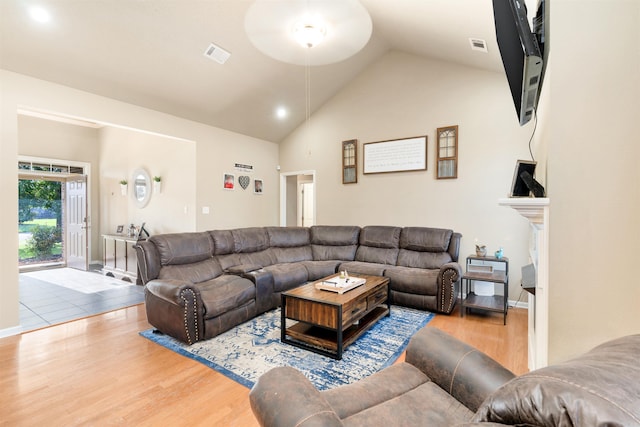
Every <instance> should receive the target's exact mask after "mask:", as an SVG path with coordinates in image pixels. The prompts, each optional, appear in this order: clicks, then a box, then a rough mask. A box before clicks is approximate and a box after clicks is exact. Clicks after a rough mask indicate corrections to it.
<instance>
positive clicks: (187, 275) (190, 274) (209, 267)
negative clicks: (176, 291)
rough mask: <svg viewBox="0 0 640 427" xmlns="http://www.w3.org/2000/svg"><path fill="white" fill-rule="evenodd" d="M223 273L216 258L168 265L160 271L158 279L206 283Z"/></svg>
mask: <svg viewBox="0 0 640 427" xmlns="http://www.w3.org/2000/svg"><path fill="white" fill-rule="evenodd" d="M222 273H223V271H222V267H221V266H220V264H219V263H218V261H217V260H216V259H215V258H209V259H206V260H204V261H198V262H193V263H191V264H179V265H166V266H164V267H162V268H161V269H160V273H159V274H158V279H175V280H186V281H188V282H191V283H200V282H206V281H207V280H211V279H215V278H216V277H218V276H221V275H222Z"/></svg>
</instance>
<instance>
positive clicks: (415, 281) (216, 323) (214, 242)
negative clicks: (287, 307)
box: [136, 226, 462, 344]
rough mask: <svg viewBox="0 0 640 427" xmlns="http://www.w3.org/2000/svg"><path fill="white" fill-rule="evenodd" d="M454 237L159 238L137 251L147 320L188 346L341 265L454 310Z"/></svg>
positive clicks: (406, 296)
mask: <svg viewBox="0 0 640 427" xmlns="http://www.w3.org/2000/svg"><path fill="white" fill-rule="evenodd" d="M461 237H462V236H461V235H460V234H459V233H455V232H453V231H452V230H445V229H437V228H427V227H393V226H366V227H358V226H312V227H308V228H307V227H250V228H239V229H233V230H213V231H203V232H190V233H174V234H162V235H156V236H152V237H151V238H149V239H148V240H146V241H141V242H138V244H137V245H136V252H137V255H138V267H139V271H140V277H141V279H142V282H143V284H144V285H145V302H146V310H147V318H148V321H149V323H151V324H152V325H153V326H154V327H155V328H157V329H158V330H160V331H161V332H163V333H165V334H167V335H170V336H172V337H174V338H177V339H179V340H181V341H183V342H185V343H188V344H192V343H195V342H197V341H200V340H205V339H209V338H212V337H214V336H216V335H218V334H220V333H222V332H224V331H226V330H228V329H231V328H232V327H234V326H236V325H238V324H240V323H243V322H245V321H247V320H249V319H251V318H253V317H255V316H257V315H258V314H261V313H263V312H265V311H268V310H271V309H274V308H276V307H278V306H279V305H280V298H281V297H280V294H281V293H282V292H284V291H287V290H289V289H293V288H295V287H297V286H300V285H302V284H304V283H307V282H309V281H314V280H318V279H320V278H322V277H326V276H329V275H331V274H334V273H336V272H337V271H340V270H347V271H348V272H349V273H350V274H353V275H356V274H358V273H360V274H370V275H378V276H385V277H389V279H390V298H391V301H392V303H394V304H399V305H404V306H408V307H413V308H418V309H423V310H429V311H433V312H438V313H447V314H448V313H451V311H452V310H453V307H454V305H455V301H456V295H457V289H456V288H457V286H458V285H459V278H460V276H461V270H460V265H459V264H458V253H459V248H460V239H461Z"/></svg>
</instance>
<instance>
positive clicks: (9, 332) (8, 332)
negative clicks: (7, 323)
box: [0, 326, 22, 338]
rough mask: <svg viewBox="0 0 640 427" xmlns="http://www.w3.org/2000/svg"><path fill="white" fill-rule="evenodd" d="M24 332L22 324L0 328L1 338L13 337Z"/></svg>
mask: <svg viewBox="0 0 640 427" xmlns="http://www.w3.org/2000/svg"><path fill="white" fill-rule="evenodd" d="M21 333H22V326H14V327H12V328H6V329H0V338H6V337H11V336H13V335H20V334H21Z"/></svg>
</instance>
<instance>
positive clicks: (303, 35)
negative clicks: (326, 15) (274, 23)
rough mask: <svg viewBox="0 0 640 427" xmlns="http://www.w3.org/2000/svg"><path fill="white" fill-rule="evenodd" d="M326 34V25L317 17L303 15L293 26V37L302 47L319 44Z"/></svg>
mask: <svg viewBox="0 0 640 427" xmlns="http://www.w3.org/2000/svg"><path fill="white" fill-rule="evenodd" d="M326 35H327V26H326V24H325V23H324V21H323V20H322V18H319V17H305V18H302V19H300V20H299V21H298V22H296V24H295V25H294V26H293V38H294V39H295V41H297V42H298V44H300V45H301V46H302V47H306V48H312V47H314V46H317V45H319V44H320V43H321V42H322V41H323V40H324V38H325V36H326Z"/></svg>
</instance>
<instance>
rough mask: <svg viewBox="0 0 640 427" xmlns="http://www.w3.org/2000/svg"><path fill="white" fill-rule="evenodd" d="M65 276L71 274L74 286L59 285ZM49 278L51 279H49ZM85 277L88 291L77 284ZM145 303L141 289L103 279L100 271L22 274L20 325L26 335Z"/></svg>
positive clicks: (59, 270) (104, 277) (66, 269)
mask: <svg viewBox="0 0 640 427" xmlns="http://www.w3.org/2000/svg"><path fill="white" fill-rule="evenodd" d="M36 273H37V274H36ZM65 274H68V276H69V282H74V286H73V287H68V286H60V285H58V284H55V283H54V282H55V281H58V283H60V280H61V279H62V280H63V279H64V276H65ZM47 275H50V276H51V278H52V280H47ZM33 276H36V277H33ZM54 277H55V280H54ZM83 277H86V280H85V281H86V283H87V288H86V289H82V288H80V287H78V285H77V282H78V281H80V282H82V281H83V280H78V278H80V279H82V278H83ZM89 284H91V286H89ZM142 302H144V288H143V287H142V286H135V285H133V286H132V285H131V284H129V283H126V282H121V281H119V280H118V279H114V278H111V277H106V276H102V274H101V273H100V272H80V271H78V270H73V269H68V268H64V269H55V270H50V272H47V271H40V272H33V273H21V274H20V325H21V327H22V330H23V332H26V331H31V330H34V329H39V328H42V327H45V326H50V325H55V324H57V323H63V322H68V321H70V320H76V319H80V318H83V317H87V316H91V315H94V314H99V313H104V312H107V311H112V310H116V309H119V308H123V307H128V306H131V305H135V304H140V303H142Z"/></svg>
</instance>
